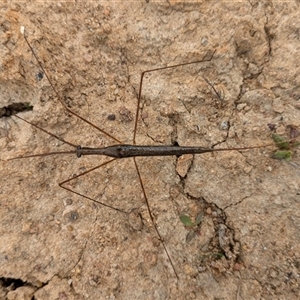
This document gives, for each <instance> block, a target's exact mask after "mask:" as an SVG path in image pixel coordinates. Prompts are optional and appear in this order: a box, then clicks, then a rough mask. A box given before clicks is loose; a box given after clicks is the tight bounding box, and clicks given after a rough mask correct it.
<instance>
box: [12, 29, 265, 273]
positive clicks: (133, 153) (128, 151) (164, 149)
mask: <svg viewBox="0 0 300 300" xmlns="http://www.w3.org/2000/svg"><path fill="white" fill-rule="evenodd" d="M23 35H24V38H25V41H26V43H27V44H28V47H29V48H30V50H31V52H32V54H33V55H34V57H35V59H36V61H37V62H38V64H39V67H40V69H41V70H42V72H43V74H44V75H45V77H46V78H47V80H48V82H49V84H50V86H51V87H52V89H53V91H54V93H55V94H56V97H57V99H58V101H59V102H60V104H61V105H62V107H63V108H64V109H65V110H66V112H68V113H70V114H72V115H74V116H75V117H77V118H78V119H80V120H82V121H83V122H85V123H87V124H88V125H89V126H91V127H93V128H94V129H96V130H97V131H99V132H101V133H102V134H104V135H106V136H107V137H109V138H110V139H112V140H114V141H115V143H116V144H115V145H112V146H108V147H102V148H91V147H81V146H78V145H75V144H73V143H71V142H69V141H67V140H65V139H63V138H62V137H60V136H58V135H55V134H54V133H52V132H49V131H47V130H45V129H43V128H42V127H40V126H38V125H36V124H33V123H31V122H28V121H26V120H25V119H23V118H21V117H20V116H17V115H15V117H16V118H19V119H21V120H22V121H24V122H26V123H28V124H30V125H31V126H33V127H35V128H37V129H38V130H41V131H43V132H44V133H46V134H48V135H50V136H52V137H53V138H55V139H57V140H58V141H60V142H63V143H65V144H68V145H69V146H71V147H72V148H73V149H72V150H69V151H58V152H48V153H42V154H32V155H25V156H19V157H14V158H11V159H9V160H14V159H21V158H29V157H44V156H49V155H59V154H75V155H76V156H77V157H81V156H84V155H105V156H109V157H113V158H112V159H110V160H108V161H106V162H104V163H101V164H99V165H97V166H95V167H93V168H90V169H88V170H85V171H83V172H81V173H80V174H77V175H75V176H73V177H71V178H69V179H67V180H64V181H62V182H60V183H59V186H60V187H61V188H63V189H65V190H67V191H69V192H72V193H74V194H76V195H79V196H81V197H84V198H86V199H88V200H90V201H93V202H95V203H97V204H100V205H102V206H105V207H107V208H110V209H113V210H116V211H119V212H121V213H128V212H127V211H124V210H122V209H119V208H118V207H115V206H113V205H109V204H107V203H104V202H101V201H99V200H98V199H95V198H92V197H89V196H88V195H86V194H83V193H82V192H79V191H76V190H74V189H72V188H71V187H70V184H71V183H72V181H74V180H75V179H78V178H80V177H82V176H84V175H86V174H89V173H91V172H93V171H95V170H97V169H100V168H101V167H103V166H105V165H107V164H109V163H111V162H112V161H115V160H117V159H121V158H129V157H133V163H134V166H135V169H136V172H137V175H138V178H139V182H140V187H141V190H142V194H143V197H144V200H145V203H146V207H147V211H148V214H149V217H150V220H151V222H152V224H153V227H154V229H155V231H156V234H157V237H158V239H159V241H160V243H161V244H162V246H163V248H164V251H165V253H166V255H167V257H168V261H169V262H170V264H171V266H172V269H173V271H174V274H175V276H176V277H177V278H179V276H178V272H177V271H176V266H175V265H174V263H173V260H172V258H171V255H170V254H169V251H168V249H167V246H166V244H165V242H164V240H163V237H162V235H161V233H160V231H159V230H158V226H157V225H156V222H155V218H154V217H153V214H152V212H151V209H150V205H149V201H148V197H147V194H146V191H145V187H144V184H143V181H142V176H141V172H140V168H139V166H138V163H137V161H136V157H137V156H170V155H176V156H180V155H183V154H201V153H207V152H217V151H233V150H247V149H253V148H261V147H266V146H267V145H260V146H252V147H241V148H218V149H214V148H205V147H185V146H148V145H136V133H137V124H138V119H139V114H140V105H141V97H142V87H143V79H144V76H145V74H147V73H154V72H157V71H162V70H166V69H171V68H177V67H180V66H186V65H191V64H198V63H203V62H209V61H211V60H212V59H213V56H214V54H215V51H214V52H213V53H212V54H211V55H210V56H209V57H208V58H206V59H203V60H199V61H193V62H188V63H181V64H177V65H172V66H166V67H160V68H155V69H151V70H147V71H144V72H142V74H141V77H140V84H139V91H138V96H137V105H136V114H135V121H134V131H133V132H134V133H133V138H132V144H130V145H129V144H123V143H122V142H121V141H120V140H119V139H117V138H116V137H114V136H113V135H111V134H110V133H108V132H106V131H104V130H103V129H101V128H99V127H98V126H96V125H95V124H94V123H92V122H90V121H89V120H87V119H85V118H83V117H82V116H80V115H79V114H77V113H76V112H74V111H72V110H71V109H70V108H69V107H68V106H67V105H66V104H65V103H64V101H63V100H62V98H61V96H60V94H59V93H58V91H57V89H56V88H55V87H54V85H53V84H52V81H51V79H50V78H49V76H48V74H47V72H46V71H45V69H44V67H43V65H42V63H41V62H40V60H39V58H38V57H37V55H36V54H35V52H34V50H33V48H32V46H31V45H30V43H29V41H28V39H27V37H26V34H25V31H24V29H23ZM205 81H206V82H207V83H208V85H209V86H210V87H211V88H212V90H213V91H214V92H215V93H216V95H217V96H218V97H220V95H219V94H218V92H217V91H216V89H215V88H214V86H213V85H211V84H210V83H209V82H208V81H207V80H206V79H205Z"/></svg>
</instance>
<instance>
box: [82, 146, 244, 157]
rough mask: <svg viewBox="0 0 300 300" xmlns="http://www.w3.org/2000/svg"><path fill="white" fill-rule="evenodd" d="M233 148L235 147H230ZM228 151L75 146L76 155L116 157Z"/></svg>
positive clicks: (180, 147)
mask: <svg viewBox="0 0 300 300" xmlns="http://www.w3.org/2000/svg"><path fill="white" fill-rule="evenodd" d="M247 149H249V147H245V148H236V150H247ZM231 150H235V149H231ZM217 151H228V148H220V149H212V148H204V147H188V146H148V145H126V144H123V145H122V144H120V145H112V146H109V147H104V148H86V147H80V146H78V147H77V150H76V155H77V156H78V157H80V156H82V155H106V156H110V157H116V158H126V157H136V156H171V155H176V156H180V155H183V154H202V153H207V152H217Z"/></svg>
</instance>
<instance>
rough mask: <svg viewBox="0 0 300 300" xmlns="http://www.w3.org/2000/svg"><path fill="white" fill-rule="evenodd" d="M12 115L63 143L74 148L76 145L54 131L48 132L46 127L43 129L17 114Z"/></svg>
mask: <svg viewBox="0 0 300 300" xmlns="http://www.w3.org/2000/svg"><path fill="white" fill-rule="evenodd" d="M14 117H16V118H18V119H20V120H22V121H24V122H26V123H28V124H30V125H31V126H33V127H35V128H37V129H39V130H41V131H43V132H45V133H47V134H48V135H50V136H52V137H54V138H55V139H57V140H59V141H60V142H63V143H65V144H68V145H70V146H72V147H74V148H76V147H77V145H74V144H72V143H70V142H68V141H66V140H65V139H63V138H62V137H61V136H58V135H56V134H54V133H52V132H50V131H48V130H46V129H44V128H42V127H40V126H38V125H36V124H33V123H31V122H29V121H27V120H25V119H23V118H21V117H19V116H18V115H14Z"/></svg>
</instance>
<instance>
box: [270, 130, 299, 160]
mask: <svg viewBox="0 0 300 300" xmlns="http://www.w3.org/2000/svg"><path fill="white" fill-rule="evenodd" d="M297 136H298V131H297V130H296V129H295V128H294V127H291V128H290V137H291V139H289V140H288V139H286V138H285V137H283V136H281V135H278V134H275V133H274V134H272V139H273V141H274V142H275V144H276V146H277V147H278V149H277V150H275V151H274V153H273V155H272V158H275V159H280V160H281V159H284V160H286V161H290V160H291V159H292V156H293V154H294V149H295V148H296V147H298V146H299V145H300V142H299V141H297V140H296V137H297Z"/></svg>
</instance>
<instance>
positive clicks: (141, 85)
mask: <svg viewBox="0 0 300 300" xmlns="http://www.w3.org/2000/svg"><path fill="white" fill-rule="evenodd" d="M215 52H216V50H214V52H213V53H212V54H211V56H210V57H209V58H207V59H202V60H198V61H192V62H188V63H181V64H177V65H172V66H166V67H160V68H155V69H151V70H147V71H144V72H142V74H141V77H140V87H139V94H138V101H137V106H136V115H135V116H136V117H135V123H134V131H133V140H132V142H133V144H134V145H135V143H136V142H135V137H136V129H137V123H138V116H139V111H140V103H141V96H142V87H143V79H144V76H145V74H146V73H151V72H156V71H161V70H166V69H172V68H177V67H182V66H187V65H192V64H196V63H203V62H208V61H211V60H212V58H213V56H214V54H215Z"/></svg>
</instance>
